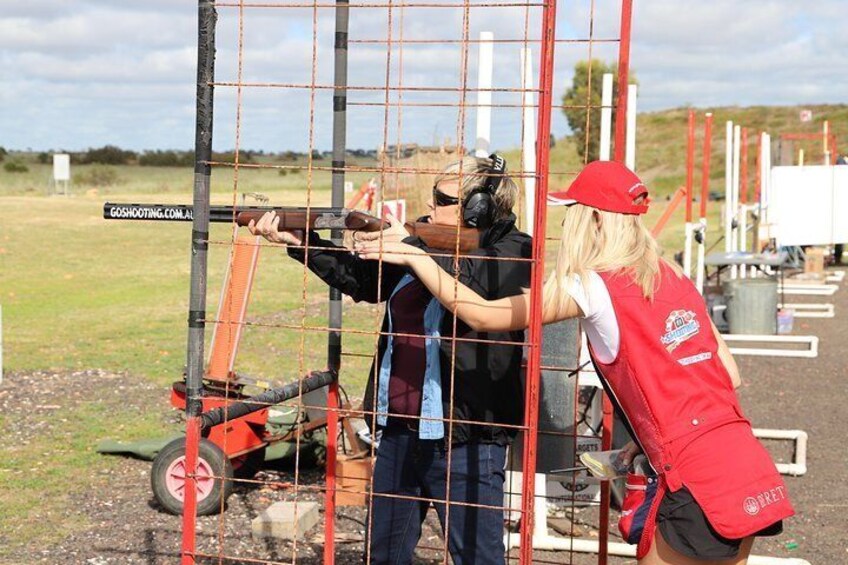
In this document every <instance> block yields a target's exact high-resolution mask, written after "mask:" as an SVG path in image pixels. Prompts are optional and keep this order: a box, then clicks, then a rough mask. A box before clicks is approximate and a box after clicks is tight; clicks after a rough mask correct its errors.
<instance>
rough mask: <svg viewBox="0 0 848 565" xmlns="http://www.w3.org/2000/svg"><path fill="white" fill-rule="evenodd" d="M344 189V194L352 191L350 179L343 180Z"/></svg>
mask: <svg viewBox="0 0 848 565" xmlns="http://www.w3.org/2000/svg"><path fill="white" fill-rule="evenodd" d="M344 191H345V194H347V193H348V192H353V181H350V180H346V181H345V183H344Z"/></svg>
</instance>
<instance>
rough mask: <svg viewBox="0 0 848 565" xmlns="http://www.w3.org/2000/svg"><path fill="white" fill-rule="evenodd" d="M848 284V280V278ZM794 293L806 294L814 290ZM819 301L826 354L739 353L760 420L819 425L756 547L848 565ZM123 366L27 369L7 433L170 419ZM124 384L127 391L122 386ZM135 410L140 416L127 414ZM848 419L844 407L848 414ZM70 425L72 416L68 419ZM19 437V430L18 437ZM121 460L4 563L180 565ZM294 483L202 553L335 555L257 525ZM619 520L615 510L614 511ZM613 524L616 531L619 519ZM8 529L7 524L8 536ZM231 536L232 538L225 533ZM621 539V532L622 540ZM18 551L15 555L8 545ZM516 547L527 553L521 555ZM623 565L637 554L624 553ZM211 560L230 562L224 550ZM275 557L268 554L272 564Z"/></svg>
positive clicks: (800, 325) (209, 532) (838, 408)
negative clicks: (774, 533) (113, 415)
mask: <svg viewBox="0 0 848 565" xmlns="http://www.w3.org/2000/svg"><path fill="white" fill-rule="evenodd" d="M843 286H845V285H843ZM792 301H796V302H800V301H804V298H803V297H799V298H798V299H795V298H794V297H793V300H792ZM812 301H815V302H825V301H833V302H834V303H835V304H836V310H837V317H836V318H832V319H814V318H806V319H804V318H802V319H796V320H795V330H794V332H793V333H796V334H813V335H818V336H819V338H820V340H821V341H820V344H819V347H820V353H819V357H818V358H817V359H792V358H780V357H751V356H738V357H737V362H738V363H739V366H740V369H741V372H742V376H743V380H744V384H743V386H742V388H741V389H740V396H741V399H742V404H743V407H744V409H745V411H746V413H747V415H748V417H749V418H750V419H751V421H752V422H753V424H754V426H755V427H759V428H781V429H801V430H805V431H807V433H808V434H809V447H808V455H807V465H808V469H809V470H808V472H807V473H806V475H804V476H802V477H786V482H787V485H788V488H789V491H790V495H791V497H792V500H793V503H794V505H795V509H796V512H797V514H796V516H795V517H793V518H791V519H789V520H788V521H787V522H786V525H785V531H784V533H783V535H781V536H779V537H776V538H764V539H761V540H759V541H758V542H757V544H756V545H755V547H754V553H755V554H759V555H769V556H774V557H797V558H803V559H806V560H808V561H809V562H810V563H811V564H813V565H819V564H828V565H830V564H833V565H835V564H838V563H848V536H846V534H845V531H846V529H848V518H846V513H848V484H846V481H845V480H844V479H845V477H846V471H845V460H844V455H843V454H844V452H845V447H844V441H843V439H842V438H843V437H844V435H845V432H844V426H845V422H844V421H843V420H844V415H845V414H846V411H845V408H844V402H845V393H846V390H848V389H846V384H845V376H846V371H845V361H844V358H843V349H844V347H845V340H846V335H848V324H846V322H845V320H846V316H848V313H846V312H848V291H846V290H845V288H843V289H841V290H840V291H839V292H837V294H836V295H835V296H833V297H828V298H826V299H824V298H818V299H814V300H812ZM123 377H124V376H122V375H113V374H109V373H105V372H102V371H86V372H84V373H79V372H77V373H48V372H39V373H27V374H12V375H7V376H6V379H5V381H4V382H3V384H2V386H0V409H2V411H3V414H4V416H7V417H9V418H11V419H12V420H13V421H18V422H21V424H22V425H19V426H15V427H14V429H13V430H5V431H4V434H6V437H7V439H12V440H14V441H17V442H22V443H24V444H25V443H26V442H28V441H30V440H31V438H32V437H33V436H35V435H36V434H39V433H42V432H43V431H44V430H45V429H48V428H49V427H50V426H55V425H57V424H56V422H55V421H54V419H51V416H53V415H55V414H56V413H57V411H63V410H67V409H69V408H72V407H73V406H74V405H75V404H78V403H79V402H82V401H83V400H84V399H87V398H92V397H93V395H97V396H95V397H99V398H102V399H103V401H104V402H110V403H114V404H115V406H121V405H120V404H119V402H120V400H119V399H124V398H130V399H131V400H130V401H129V402H130V404H129V405H128V406H127V405H124V406H122V407H121V408H122V412H121V413H122V414H123V415H124V416H122V417H131V414H132V413H136V412H139V411H141V410H158V411H160V412H161V413H162V417H163V419H166V420H167V419H173V418H174V417H175V416H174V414H173V413H169V412H168V411H167V409H166V407H167V391H166V390H162V389H160V388H159V387H153V386H151V385H146V384H143V383H137V382H136V383H133V384H126V385H125V384H119V383H126V382H128V381H130V380H129V379H125V378H123ZM119 386H123V387H125V388H124V389H116V387H119ZM127 414H129V416H126V415H127ZM840 416H843V417H842V418H840ZM64 425H68V424H67V423H65V424H64ZM9 434H13V435H14V437H10V436H9ZM766 446H767V447H768V448H769V450H770V451H772V453H773V455H774V457H775V459H776V460H778V461H789V460H790V458H791V456H792V453H791V448H790V447H788V445H787V444H786V443H785V442H766ZM117 461H118V464H117V465H114V466H112V468H111V469H105V468H104V469H93V470H92V478H91V483H92V488H91V489H90V490H89V491H87V492H86V493H85V494H84V495H78V496H74V497H73V498H72V500H71V503H70V504H69V508H68V513H69V514H74V515H77V516H80V517H83V518H84V519H85V521H86V523H88V524H89V526H88V527H86V528H85V529H83V530H81V531H78V532H77V533H74V534H72V535H70V536H68V537H66V538H65V539H63V540H62V541H61V542H59V543H57V544H55V545H52V546H47V547H44V546H39V547H37V548H36V547H26V546H23V547H20V546H19V547H17V548H15V549H12V552H11V553H10V554H8V555H9V556H8V557H7V558H6V559H5V560H3V561H2V562H3V563H15V564H30V563H73V564H76V563H80V564H88V565H105V564H111V563H122V564H123V563H127V564H136V563H138V564H147V565H154V564H164V563H176V562H178V556H179V545H180V531H181V521H180V519H179V518H177V517H175V516H171V515H169V514H167V513H165V512H164V511H162V510H161V509H160V508H159V507H158V506H157V504H156V503H155V501H154V500H153V497H152V495H151V492H150V486H149V485H150V478H149V471H150V463H149V462H146V461H140V460H135V459H130V458H119V459H118V460H117ZM259 478H261V479H263V480H268V481H272V482H293V481H294V474H293V472H292V470H291V469H287V468H284V467H280V468H271V469H265V470H263V471H262V472H261V473H260V475H259ZM298 480H299V483H300V484H303V485H307V486H308V487H320V486H322V482H323V476H322V472H321V471H320V470H318V469H315V468H313V469H308V470H303V471H301V473H300V475H299V477H298ZM297 497H298V500H318V499H319V497H320V494H319V493H318V492H317V491H313V490H311V489H309V488H307V490H301V491H300V492H299V493H297ZM293 498H295V492H294V491H293V490H291V489H274V488H271V487H269V486H261V487H257V486H237V487H236V491H235V493H234V495H233V496H232V497H231V498H230V501H229V508H228V510H227V512H226V513H225V514H223V515H222V516H211V517H202V518H199V519H198V534H197V540H198V550H199V551H205V552H209V553H211V554H217V551H218V547H219V546H223V547H224V548H225V553H226V554H227V555H231V556H237V559H234V560H224V561H223V563H245V564H247V563H255V562H256V561H254V560H270V561H271V562H282V563H291V562H292V561H293V560H294V558H295V555H296V560H297V562H298V563H310V564H311V563H320V562H321V561H322V559H321V556H322V552H323V529H322V528H321V527H320V525H319V526H316V527H315V528H313V529H312V530H311V531H310V532H309V534H308V535H307V538H306V539H305V540H303V541H301V542H298V543H297V545H296V546H295V545H293V544H292V543H290V542H283V541H274V540H260V539H254V538H252V537H251V535H250V522H251V520H252V519H253V518H254V517H256V516H257V514H258V513H259V512H261V511H262V510H263V509H264V508H266V507H267V506H268V505H270V504H271V503H272V502H275V501H278V500H291V499H293ZM573 518H574V519H575V522H577V524H578V525H577V528H578V529H579V530H580V531H581V532H582V535H584V536H586V537H592V536H595V535H597V532H596V525H597V515H596V512H595V511H594V510H582V511H580V512H579V513H578V514H577V515H575V516H573ZM614 518H615V516H614ZM336 523H337V531H338V532H340V534H339V535H340V538H341V539H340V540H339V542H337V557H336V561H337V562H338V563H342V564H347V563H361V562H362V555H363V547H364V544H363V541H362V540H363V538H364V523H365V512H364V509H362V508H357V507H344V508H340V509H339V510H338V515H337V522H336ZM612 531H613V532H614V531H615V525H614V524H613V529H612ZM4 537H5V536H4V533H3V532H0V540H2V541H3V542H7V541H8V538H7V539H5V540H4V539H3V538H4ZM222 540H223V541H222ZM614 541H618V540H614ZM442 543H443V542H442V540H441V536H440V533H439V530H438V526H437V524H436V521H435V519H434V517H433V513H432V512H431V515H430V517H429V518H428V520H427V523H426V524H425V528H424V534H423V536H422V542H421V546H420V547H419V551H418V554H419V559H418V561H417V562H420V563H431V562H441V557H440V552H439V551H434V550H430V549H426V548H425V547H424V546H428V547H441V545H442ZM7 553H8V552H7ZM513 555H515V553H513ZM534 555H535V557H536V559H537V561H538V562H554V563H569V562H573V563H580V564H582V563H586V564H588V563H594V562H595V558H594V557H593V556H587V555H583V556H581V555H573V556H569V555H568V554H567V553H547V552H539V551H537V552H535V554H534ZM610 561H611V562H612V563H625V562H628V560H624V559H616V558H612V559H611V560H610ZM200 562H208V563H218V562H219V561H218V559H208V560H205V561H204V560H201V561H200ZM262 562H265V561H262Z"/></svg>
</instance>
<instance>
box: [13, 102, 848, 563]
mask: <svg viewBox="0 0 848 565" xmlns="http://www.w3.org/2000/svg"><path fill="white" fill-rule="evenodd" d="M714 112H715V115H716V117H715V119H716V122H715V124H716V127H715V129H714V131H715V132H716V133H715V138H714V144H713V168H712V174H711V177H712V179H713V182H712V189H713V190H720V191H721V190H723V154H724V153H723V152H724V149H723V123H724V120H726V119H735V120H737V121H741V122H742V123H743V124H747V125H749V126H750V127H751V128H753V129H756V128H759V127H765V126H768V127H769V128H770V129H771V130H772V133H773V136H774V137H776V135H777V132H779V131H780V130H781V129H782V130H785V131H797V130H799V129H800V128H794V126H793V122H792V120H793V119H797V108H747V109H745V108H732V109H715V110H714ZM814 112H815V113H816V115H817V116H820V115H822V114H826V115H829V116H830V118H831V120H832V127H833V129H834V131H837V132H845V131H848V109H846V107H844V106H827V107H820V108H819V107H814ZM699 114H702V112H699ZM639 127H640V130H639V137H638V140H639V154H638V155H637V169H638V170H639V172H640V174H641V175H642V176H643V178H644V179H645V180H646V183H647V184H648V186H649V187H650V188H651V189H652V191H653V199H654V205H653V207H652V210H651V212H650V213H649V215H648V217H647V223H648V225H649V226H652V225H653V224H654V223H655V221H656V219H657V218H658V217H659V215H660V214H661V213H662V210H663V209H664V207H665V198H666V197H667V196H668V195H670V194H671V193H672V192H673V191H674V190H675V188H676V187H677V186H679V185H680V184H682V183H683V181H684V177H685V171H684V163H685V143H686V137H685V131H686V112H685V110H671V111H667V112H659V113H650V114H644V115H641V116H640V117H639ZM699 131H700V130H699ZM699 135H700V134H699ZM752 139H753V136H752ZM840 139H842V138H840ZM699 143H700V142H699ZM840 143H844V140H843V141H841V142H840ZM843 146H845V145H844V144H843ZM811 151H812V150H811ZM697 154H698V155H699V157H698V163H699V164H700V147H699V149H698V152H697ZM751 154H752V159H753V151H752V153H751ZM507 156H508V159H509V161H510V163H517V162H518V161H517V158H518V154H517V152H515V151H512V152H507ZM551 158H552V170H553V171H554V172H556V173H557V174H554V175H552V178H551V183H550V184H551V188H552V189H553V188H560V187H565V186H567V184H568V182H570V179H571V178H572V175H571V174H569V173H573V172H576V171H578V170H579V167H580V160H579V158H578V156H577V153H576V152H575V151H574V147H573V144H572V143H571V142H570V141H568V140H559V142H558V143H557V145H556V147H554V148H553V150H552V157H551ZM752 163H753V161H752ZM28 166H29V168H30V170H29V172H27V173H15V174H13V173H8V172H6V171H4V170H2V169H0V306H2V316H3V318H2V322H3V364H4V367H3V368H4V371H5V374H6V379H7V381H6V384H7V386H8V385H9V383H11V386H14V374H15V373H17V372H28V371H36V370H48V369H49V370H57V371H76V370H85V369H102V370H105V371H110V372H120V373H123V374H126V375H128V376H127V378H130V379H141V380H143V381H145V382H149V383H154V384H155V385H156V386H159V387H161V411H160V412H155V413H151V412H133V413H132V416H133V417H132V418H124V419H123V420H122V427H121V428H120V429H118V428H115V427H113V425H112V424H111V423H112V421H113V420H114V418H115V417H116V416H120V415H121V413H120V412H121V407H120V406H115V405H114V404H108V403H102V402H99V401H98V399H97V398H92V399H90V401H87V402H84V403H82V404H81V405H80V406H79V407H78V408H76V409H75V411H74V412H73V413H70V414H65V415H64V417H65V418H66V419H67V422H68V423H67V424H66V427H67V430H66V432H65V433H53V434H44V435H38V436H36V437H35V438H34V439H33V441H32V442H31V443H29V444H28V445H26V446H19V445H7V444H4V445H2V446H0V532H2V531H10V532H11V531H13V532H15V535H16V538H15V539H16V540H17V542H18V543H27V542H30V541H33V540H35V541H38V542H39V543H47V542H49V541H51V540H56V539H58V538H59V537H61V536H62V535H63V534H64V533H65V532H67V531H69V530H70V529H73V528H75V527H77V526H78V525H79V524H77V523H76V522H75V520H78V518H73V516H72V515H70V514H67V513H66V512H64V510H65V509H66V506H67V504H68V500H69V497H70V496H71V495H73V494H74V493H77V492H80V491H82V490H84V489H86V488H91V483H92V480H93V479H92V477H95V476H97V475H98V473H100V472H101V471H103V470H108V469H109V468H110V466H112V465H114V464H115V463H114V460H112V459H108V458H105V457H102V456H98V455H97V454H95V453H94V446H95V445H96V443H97V442H98V441H99V440H101V439H105V438H107V437H111V438H113V439H119V440H133V439H138V438H143V437H151V436H157V435H163V434H166V433H169V432H171V431H172V429H170V428H168V427H167V426H166V425H165V424H163V423H162V421H163V419H162V417H161V414H162V412H164V411H165V410H167V402H168V400H167V399H168V385H169V383H170V382H171V381H173V380H178V379H180V378H181V375H182V372H183V367H184V364H185V357H186V351H185V349H186V330H187V324H186V315H187V314H186V311H187V304H188V297H189V296H188V295H189V265H190V263H189V250H190V245H189V243H190V230H191V226H190V225H189V224H178V223H150V222H129V221H128V222H115V221H113V222H107V221H105V220H103V219H102V205H103V202H104V201H123V202H170V203H177V202H181V203H191V196H192V195H191V191H192V184H193V175H192V170H191V169H189V168H184V169H183V168H152V167H145V168H143V167H131V166H123V167H115V168H114V169H113V172H112V173H110V174H111V176H112V177H113V181H114V182H113V183H112V184H111V185H109V186H106V187H102V186H101V187H95V186H91V185H86V184H85V183H77V184H75V185H74V186H73V188H72V194H71V195H70V196H67V197H63V196H48V195H47V194H48V179H49V175H50V168H49V167H48V166H46V165H34V164H29V163H28ZM513 168H516V165H513ZM698 170H700V167H699V168H698ZM751 170H752V171H753V165H752V168H751ZM74 171H75V174H81V175H82V177H81V178H85V177H86V175H85V173H86V172H91V167H89V166H80V167H75V168H74ZM89 176H91V175H89ZM235 176H236V175H235V174H234V171H233V170H232V169H226V168H219V169H216V170H215V172H214V173H213V186H212V200H213V203H217V204H230V203H232V202H233V201H234V200H235V201H240V195H241V194H242V193H248V192H259V193H263V194H266V195H268V196H269V197H270V198H271V203H273V204H289V205H304V204H305V203H306V201H305V199H306V194H307V193H308V192H311V194H312V201H311V203H312V204H313V205H328V204H329V200H330V191H329V186H330V179H329V174H328V173H326V172H316V173H315V174H314V175H311V176H310V175H308V174H307V173H306V172H305V171H304V172H300V173H297V174H294V173H291V172H289V173H288V174H286V175H285V176H281V175H280V174H279V173H278V171H277V170H275V169H256V168H241V169H240V170H239V171H238V175H237V179H236V178H235ZM369 176H370V175H368V174H365V173H360V174H353V175H350V180H353V181H354V183H355V185H357V186H358V185H359V184H360V183H361V182H362V181H364V180H366V179H367V178H368V177H369ZM699 177H700V174H699V173H698V174H696V185H697V186H700V181H699ZM309 188H311V191H308V190H307V189H309ZM562 213H563V212H562V209H552V210H551V211H550V214H549V218H548V236H549V237H556V236H557V232H558V229H557V228H558V226H559V225H560V223H561V220H562ZM718 215H719V208H718V206H716V205H715V203H711V208H710V225H711V226H713V231H712V232H711V233H712V234H713V235H711V236H710V237H709V240H708V244H711V243H712V242H713V241H715V238H714V235H715V234H716V233H717V230H716V228H715V226H718ZM682 224H683V217H682V208H681V209H680V210H678V211H677V213H676V214H675V216H674V218H673V219H672V221H671V222H670V223H669V224H668V226H667V228H666V230H665V231H664V232H663V234H662V236H661V237H660V242H661V244H662V245H663V246H664V247H665V248H666V249H668V250H669V252H670V253H673V252H675V251H678V250H679V249H681V247H682V237H683V233H682V232H683V230H682ZM211 240H212V245H211V246H210V255H209V274H208V281H209V292H208V305H207V311H208V313H209V316H214V312H215V310H216V309H217V302H218V298H219V295H220V292H221V287H222V285H223V277H224V272H225V269H226V265H227V260H228V252H229V248H230V243H231V240H232V232H231V228H230V227H229V226H228V225H215V226H213V228H212V232H211ZM556 245H557V243H556V241H552V242H549V245H548V249H549V251H550V253H549V254H548V256H549V258H550V257H551V255H552V251H553V250H554V249H555V248H556ZM549 266H550V264H549ZM304 281H305V282H306V284H305V285H304V284H303V283H304ZM326 297H327V289H326V287H324V286H323V284H321V283H320V282H319V281H317V280H316V279H315V277H313V276H311V275H310V274H308V273H305V272H304V268H303V266H302V265H299V264H298V263H295V262H294V261H291V260H289V259H288V258H287V257H285V252H284V251H283V250H282V249H281V248H278V247H272V246H268V245H265V246H263V247H262V250H261V257H260V263H259V269H258V272H257V277H256V281H255V284H254V287H253V294H252V297H251V304H250V311H249V313H248V318H249V320H250V321H251V325H250V326H249V327H248V328H247V329H246V330H245V332H244V335H243V338H242V343H241V347H240V351H239V357H238V362H237V370H238V371H239V372H242V373H244V374H247V375H251V376H257V377H263V378H265V379H269V380H272V381H277V382H287V381H290V380H292V379H294V378H296V377H297V376H298V375H300V374H301V373H303V372H304V371H306V370H310V369H316V368H323V366H324V363H325V360H326V334H325V333H324V332H323V331H320V328H323V327H324V326H325V324H326V303H327V300H326ZM380 319H381V308H379V307H375V306H372V305H355V304H353V303H352V302H351V301H349V300H346V301H345V322H344V323H345V328H346V329H350V330H353V331H355V332H361V333H347V334H345V337H344V349H345V351H346V352H347V353H351V354H353V355H351V356H346V357H345V358H344V360H343V373H342V378H341V380H342V383H343V385H344V386H345V387H346V389H347V390H348V392H349V393H350V394H351V395H359V394H361V392H362V389H363V385H364V382H365V378H366V372H367V368H368V365H369V364H370V360H369V359H368V356H369V355H371V354H372V353H373V350H374V339H375V338H374V336H373V335H372V334H371V332H375V331H377V330H378V329H379V323H380ZM281 326H285V327H286V328H288V329H282V328H281ZM302 326H307V327H314V328H319V329H318V330H308V329H303V330H300V329H297V328H298V327H302ZM207 334H211V332H207ZM128 404H129V405H131V404H132V401H131V400H130V401H129V402H128ZM0 423H2V426H3V429H7V427H9V426H13V425H14V422H10V421H8V420H6V419H3V415H2V414H0ZM25 470H26V471H25ZM0 556H2V549H1V548H0Z"/></svg>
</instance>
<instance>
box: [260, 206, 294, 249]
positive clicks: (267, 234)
mask: <svg viewBox="0 0 848 565" xmlns="http://www.w3.org/2000/svg"><path fill="white" fill-rule="evenodd" d="M279 226H280V217H279V216H277V214H275V213H274V212H265V214H263V215H262V217H261V218H259V221H258V222H256V221H253V220H251V221H250V223H249V224H248V225H247V229H248V230H250V233H252V234H253V235H261V236H262V237H264V238H265V239H267V240H268V241H270V242H271V243H284V244H286V245H303V239H304V233H303V230H283V231H280V229H279Z"/></svg>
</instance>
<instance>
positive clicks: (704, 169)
mask: <svg viewBox="0 0 848 565" xmlns="http://www.w3.org/2000/svg"><path fill="white" fill-rule="evenodd" d="M712 135H713V115H712V113H709V112H708V113H707V115H706V117H705V119H704V155H703V164H702V166H701V218H706V217H707V200H708V199H709V196H710V157H711V156H712Z"/></svg>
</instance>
